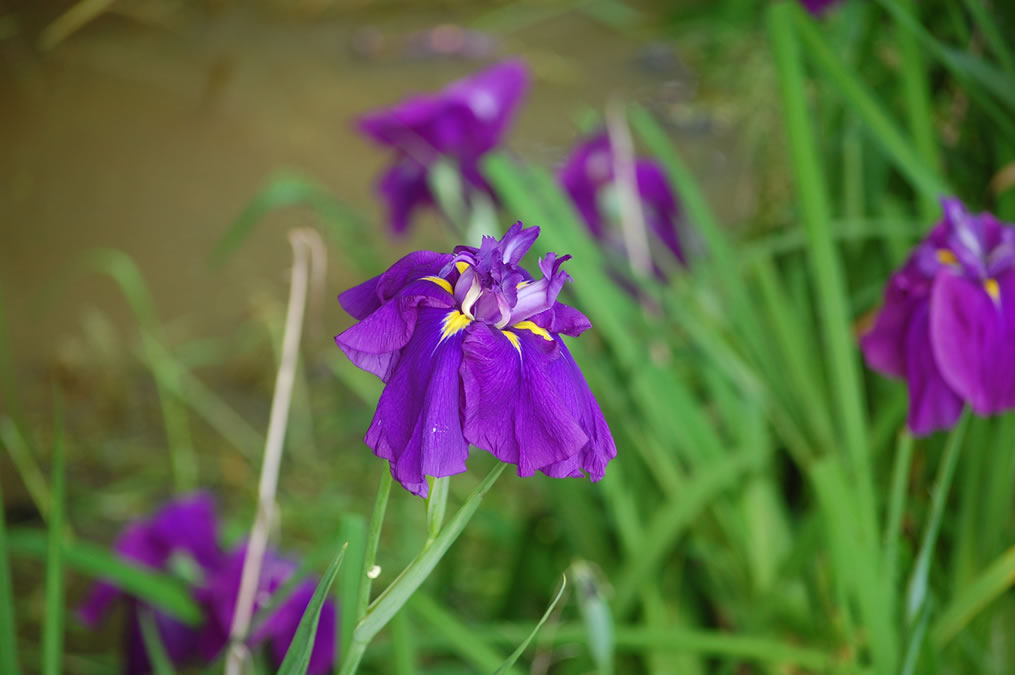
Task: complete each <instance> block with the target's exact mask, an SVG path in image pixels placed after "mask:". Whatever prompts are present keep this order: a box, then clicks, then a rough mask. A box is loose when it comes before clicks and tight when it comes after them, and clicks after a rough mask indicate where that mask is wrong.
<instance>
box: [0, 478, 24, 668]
mask: <svg viewBox="0 0 1015 675" xmlns="http://www.w3.org/2000/svg"><path fill="white" fill-rule="evenodd" d="M2 487H3V485H2V483H0V488H2ZM0 504H4V499H3V490H2V489H0ZM20 672H21V669H20V668H19V667H18V643H17V635H16V634H15V631H14V589H13V587H12V586H11V568H10V560H9V559H8V557H7V519H6V517H5V514H4V511H3V509H0V673H10V674H11V675H18V673H20Z"/></svg>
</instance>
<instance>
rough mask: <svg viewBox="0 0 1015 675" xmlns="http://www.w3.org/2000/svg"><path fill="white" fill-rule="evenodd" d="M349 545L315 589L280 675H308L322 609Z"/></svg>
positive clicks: (279, 671)
mask: <svg viewBox="0 0 1015 675" xmlns="http://www.w3.org/2000/svg"><path fill="white" fill-rule="evenodd" d="M346 546H347V544H345V545H343V546H342V550H341V551H339V553H338V556H337V557H336V558H335V559H334V560H333V561H332V563H331V565H329V566H328V570H327V571H326V572H325V573H324V576H323V577H321V581H320V582H319V583H318V584H317V588H316V589H314V595H313V597H311V598H310V603H309V604H308V605H307V609H306V611H304V612H303V618H302V619H300V625H299V627H298V628H297V629H296V634H295V635H293V640H292V642H290V643H289V649H288V650H287V651H286V653H285V659H283V660H282V665H281V666H279V669H278V675H306V672H307V667H308V666H309V665H310V655H311V654H312V653H313V651H314V639H315V638H316V637H317V625H318V623H319V622H320V619H321V608H322V607H324V603H325V601H327V599H328V594H329V593H330V592H331V585H332V584H333V583H335V577H337V576H338V570H339V568H340V567H341V566H342V558H343V557H344V556H345V549H346ZM324 639H325V640H331V639H332V636H330V635H326V636H324Z"/></svg>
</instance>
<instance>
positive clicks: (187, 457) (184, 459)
mask: <svg viewBox="0 0 1015 675" xmlns="http://www.w3.org/2000/svg"><path fill="white" fill-rule="evenodd" d="M85 262H86V264H87V265H88V266H89V267H90V268H91V269H93V270H96V271H98V272H99V273H101V274H105V275H107V276H108V277H110V278H111V279H112V280H113V281H114V282H115V283H116V285H117V286H118V287H119V288H120V291H121V292H122V293H123V295H124V297H125V298H126V299H127V304H128V305H130V308H131V310H132V311H133V312H134V315H135V316H136V317H137V320H138V323H139V324H140V326H141V331H142V346H143V347H144V360H145V363H146V365H147V366H148V368H149V369H150V370H151V372H152V377H153V378H154V379H155V389H156V393H157V394H158V399H159V408H160V409H161V411H162V419H163V422H164V424H165V429H166V441H167V443H168V445H169V456H170V461H171V465H172V471H173V480H174V483H175V487H176V489H177V490H178V491H186V490H191V489H193V488H194V486H195V485H196V484H197V453H196V451H195V450H194V442H193V439H192V438H191V435H190V425H189V421H188V419H187V413H186V410H185V409H184V407H183V404H182V403H181V402H180V400H178V399H177V398H176V397H174V396H173V395H172V393H171V392H172V389H173V388H174V387H178V382H176V380H175V379H174V374H175V371H174V370H172V369H168V368H166V367H164V366H163V365H162V361H163V360H164V358H163V357H162V356H161V355H160V354H159V353H157V352H155V351H153V349H152V343H153V342H154V341H153V340H152V339H151V338H150V337H149V336H160V335H161V333H162V327H161V324H160V322H159V317H158V312H157V310H156V307H155V300H154V299H153V298H152V296H151V292H150V291H149V290H148V285H147V284H146V283H145V280H144V276H143V275H142V274H141V271H140V270H139V269H138V267H137V264H136V263H135V262H134V260H133V259H131V257H130V256H129V255H127V254H126V253H124V252H123V251H118V250H115V249H98V250H94V251H92V252H91V253H90V254H89V255H88V256H87V258H86V259H85Z"/></svg>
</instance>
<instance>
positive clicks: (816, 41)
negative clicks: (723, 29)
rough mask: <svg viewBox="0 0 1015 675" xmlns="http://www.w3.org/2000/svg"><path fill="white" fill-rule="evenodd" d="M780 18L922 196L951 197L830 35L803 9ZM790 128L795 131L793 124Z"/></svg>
mask: <svg viewBox="0 0 1015 675" xmlns="http://www.w3.org/2000/svg"><path fill="white" fill-rule="evenodd" d="M777 15H778V16H779V20H780V22H785V26H784V28H783V29H784V30H786V31H789V30H790V24H791V23H792V25H793V28H795V29H796V30H797V32H798V34H799V36H800V39H801V40H802V41H803V46H804V48H805V49H806V51H807V54H808V55H809V56H810V57H812V58H813V59H814V61H815V64H816V65H817V66H818V67H819V68H820V69H821V70H822V72H823V73H824V74H825V75H826V76H827V77H828V79H829V80H830V81H831V83H832V84H834V85H835V88H836V90H838V91H839V93H840V94H841V95H842V97H843V99H844V100H845V101H846V103H848V104H849V105H850V106H851V107H852V108H853V109H854V110H855V111H856V113H857V115H858V116H859V117H860V119H861V120H863V121H864V123H865V124H866V125H867V128H868V129H869V130H870V132H871V134H872V135H873V136H874V138H875V139H876V140H877V142H878V145H879V146H881V147H883V148H884V149H885V151H886V152H887V153H888V155H889V157H891V158H892V160H893V161H894V162H895V165H896V166H897V167H898V168H899V170H900V171H901V172H902V173H903V174H905V175H906V176H907V177H908V178H909V180H910V182H911V183H912V184H913V186H914V187H915V188H917V190H919V191H920V192H921V193H922V194H924V195H927V196H928V197H931V198H934V199H936V198H938V197H940V196H941V195H946V194H951V192H952V190H951V189H950V188H949V187H948V184H947V183H946V182H945V181H944V180H943V179H942V178H941V176H939V175H938V174H937V173H936V172H935V171H934V170H933V169H932V168H931V167H929V166H927V164H926V163H925V162H924V160H923V158H922V157H921V156H920V153H919V152H918V151H917V150H916V148H915V147H914V146H913V144H912V143H911V142H910V141H909V140H908V139H906V137H905V136H904V135H903V134H902V132H901V131H900V130H899V128H898V127H897V126H896V124H895V122H893V121H892V119H891V118H890V117H889V116H888V114H887V113H886V112H885V111H884V109H883V108H882V107H881V105H880V104H879V103H878V98H877V97H876V96H874V94H872V93H871V91H870V90H869V89H868V88H867V87H866V86H865V85H864V84H863V82H861V81H860V80H859V79H858V78H857V77H855V76H854V74H853V73H852V72H850V70H849V68H847V67H846V65H845V64H844V63H843V62H842V60H841V59H840V58H839V57H837V56H836V55H835V54H834V53H833V52H832V50H831V48H830V47H829V46H828V40H827V39H826V36H824V35H823V34H822V32H821V31H820V30H819V29H818V27H817V26H816V25H815V23H814V21H813V20H811V19H810V18H808V17H807V16H805V15H804V13H803V10H801V9H800V8H798V7H787V6H786V5H781V6H780V7H779V8H778V11H777ZM789 126H790V128H792V125H789Z"/></svg>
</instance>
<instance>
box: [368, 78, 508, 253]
mask: <svg viewBox="0 0 1015 675" xmlns="http://www.w3.org/2000/svg"><path fill="white" fill-rule="evenodd" d="M527 85H528V74H527V71H526V68H525V65H524V64H523V63H522V62H521V61H505V62H503V63H499V64H496V65H494V66H492V67H490V68H487V69H486V70H483V71H481V72H479V73H476V74H474V75H471V76H469V77H467V78H465V79H462V80H459V81H457V82H453V83H452V84H450V85H449V86H447V87H446V88H444V89H443V90H442V91H440V92H438V93H436V94H426V95H419V96H414V97H412V98H410V99H408V100H406V101H404V102H402V103H400V104H398V105H396V106H394V107H392V108H387V109H384V110H380V111H377V112H374V113H371V114H369V115H367V116H365V117H363V118H362V119H361V120H360V123H359V127H360V130H361V131H362V132H363V133H364V134H366V135H367V136H369V137H370V138H372V139H373V140H374V141H376V142H378V143H380V144H381V145H385V146H388V147H390V148H392V149H394V150H395V161H394V164H393V165H392V166H391V168H389V169H388V170H387V171H386V172H385V173H384V174H383V175H382V176H381V178H380V180H379V182H378V190H379V192H380V194H381V197H382V198H383V199H384V200H385V201H386V202H387V204H388V209H389V220H390V225H391V229H392V230H393V231H394V232H396V233H398V234H401V233H403V232H405V230H406V228H407V227H408V225H409V219H410V217H411V216H412V213H413V211H414V210H415V209H416V208H417V207H420V206H426V205H432V204H434V203H435V199H434V196H433V194H432V193H431V191H430V184H429V182H428V180H427V177H428V172H429V168H430V166H431V165H432V164H433V163H434V162H435V161H436V160H437V159H439V158H441V157H444V158H447V159H449V160H451V161H452V162H453V163H454V164H455V165H456V167H457V169H458V171H459V172H460V174H461V177H462V182H463V186H464V189H465V191H466V194H465V195H464V196H463V197H464V198H465V200H466V201H468V197H469V195H468V193H469V192H470V191H477V190H478V191H481V192H485V193H488V194H490V195H491V196H492V193H491V191H490V187H489V185H488V184H487V182H486V180H485V179H484V178H483V176H482V174H481V172H480V169H479V160H480V157H482V155H483V154H484V153H486V152H488V151H490V150H491V149H492V148H494V147H495V146H496V145H497V144H498V143H499V142H500V139H501V136H503V135H504V132H505V131H506V130H507V128H508V126H509V125H510V123H511V120H512V118H513V117H514V112H515V109H516V108H517V107H518V103H519V102H520V101H521V99H522V96H523V95H524V93H525V89H526V87H527Z"/></svg>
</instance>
